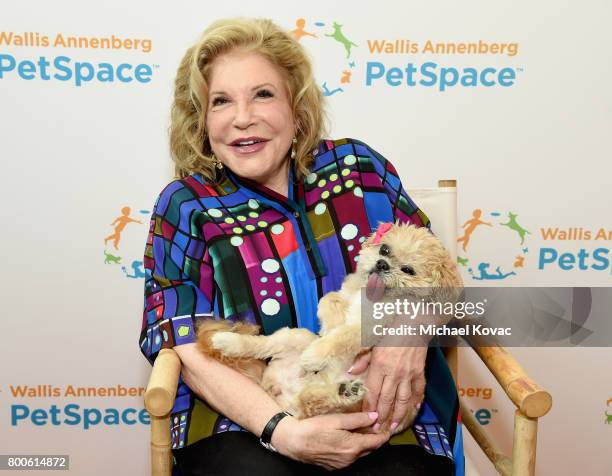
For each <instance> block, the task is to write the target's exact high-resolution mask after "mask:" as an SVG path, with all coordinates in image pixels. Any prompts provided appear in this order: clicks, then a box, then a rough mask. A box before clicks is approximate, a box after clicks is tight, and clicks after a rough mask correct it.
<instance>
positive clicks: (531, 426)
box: [144, 180, 552, 476]
mask: <svg viewBox="0 0 612 476" xmlns="http://www.w3.org/2000/svg"><path fill="white" fill-rule="evenodd" d="M438 187H440V188H445V187H451V188H452V187H455V188H456V181H455V180H440V181H439V182H438ZM425 213H427V211H426V210H425ZM455 213H456V211H455ZM455 246H456V242H455ZM472 348H473V349H474V351H475V352H476V354H477V355H478V356H479V357H480V359H481V360H482V361H483V362H484V364H485V365H486V366H487V368H488V369H489V370H490V371H491V373H492V374H493V376H494V377H495V378H496V379H497V381H498V382H499V384H500V385H501V387H502V389H503V390H504V392H505V393H506V395H507V396H508V398H509V399H510V401H512V403H514V405H515V406H516V411H515V414H514V437H513V448H512V457H511V458H510V457H508V456H506V455H504V454H503V453H502V452H501V451H500V450H499V449H498V447H497V446H496V445H495V444H494V443H493V442H492V441H491V440H490V438H489V437H488V436H487V434H486V432H485V430H484V429H483V427H482V426H481V425H480V424H479V423H478V422H477V421H476V419H475V418H474V416H473V415H472V413H471V412H470V410H469V408H467V407H466V405H465V403H464V402H463V400H462V399H460V402H461V416H462V419H463V425H464V427H465V428H467V429H468V431H469V432H470V433H471V435H472V436H473V437H474V440H476V442H477V444H478V446H480V448H481V449H482V450H483V451H484V453H485V454H486V455H487V457H488V458H489V460H490V461H491V462H492V463H493V465H494V466H495V469H496V470H497V471H498V472H499V474H501V475H503V476H533V475H535V462H536V448H537V431H538V418H540V417H542V416H544V415H546V413H548V411H549V410H550V408H551V407H552V397H551V395H550V393H548V392H547V391H545V390H544V389H543V388H542V387H540V386H539V385H538V384H537V383H536V382H534V381H533V380H532V379H530V378H529V376H528V375H527V373H526V372H525V370H524V369H523V367H521V365H520V364H519V363H518V362H517V361H516V360H515V359H514V357H512V355H511V354H510V353H509V352H508V351H507V350H506V349H505V348H503V347H472ZM446 357H447V360H448V363H449V366H450V368H451V372H452V373H453V376H454V378H455V381H456V380H457V348H451V349H448V351H447V352H446ZM180 372H181V362H180V359H179V357H178V355H177V354H176V352H175V351H173V350H172V349H162V350H161V351H160V352H159V354H158V356H157V358H156V359H155V364H154V366H153V371H152V372H151V376H150V378H149V383H148V385H147V390H146V392H145V397H144V401H145V408H146V409H147V411H148V412H149V413H150V415H151V474H152V475H153V476H170V475H171V473H172V451H171V449H170V446H171V441H170V411H171V410H172V406H173V404H174V398H175V397H176V390H177V386H178V379H179V375H180Z"/></svg>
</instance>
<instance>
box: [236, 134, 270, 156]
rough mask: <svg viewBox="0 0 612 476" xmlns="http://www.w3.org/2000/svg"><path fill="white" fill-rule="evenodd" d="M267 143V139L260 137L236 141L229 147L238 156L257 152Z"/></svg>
mask: <svg viewBox="0 0 612 476" xmlns="http://www.w3.org/2000/svg"><path fill="white" fill-rule="evenodd" d="M267 143H268V140H267V139H262V138H261V137H248V138H244V139H236V140H235V141H233V142H232V143H231V144H230V146H231V147H232V148H233V149H234V150H236V151H237V152H238V153H239V154H252V153H254V152H259V151H260V150H261V149H263V148H264V147H265V146H266V144H267Z"/></svg>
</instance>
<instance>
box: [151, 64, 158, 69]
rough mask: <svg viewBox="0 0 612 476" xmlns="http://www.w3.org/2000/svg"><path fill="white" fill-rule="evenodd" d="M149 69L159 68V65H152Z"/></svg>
mask: <svg viewBox="0 0 612 476" xmlns="http://www.w3.org/2000/svg"><path fill="white" fill-rule="evenodd" d="M151 67H152V68H159V65H158V64H152V65H151Z"/></svg>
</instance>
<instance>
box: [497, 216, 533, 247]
mask: <svg viewBox="0 0 612 476" xmlns="http://www.w3.org/2000/svg"><path fill="white" fill-rule="evenodd" d="M517 216H518V215H517V214H516V213H512V212H508V218H509V220H508V223H501V226H507V227H508V228H510V229H511V230H512V231H516V232H517V233H518V234H519V236H520V237H521V245H522V244H523V243H524V242H525V235H526V234H528V233H529V234H530V235H531V232H529V231H527V230H526V229H525V228H523V227H522V226H521V225H519V224H518V223H517V222H516V217H517Z"/></svg>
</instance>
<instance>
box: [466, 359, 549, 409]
mask: <svg viewBox="0 0 612 476" xmlns="http://www.w3.org/2000/svg"><path fill="white" fill-rule="evenodd" d="M473 349H474V351H475V352H476V353H477V354H478V356H479V357H480V358H481V359H482V361H483V362H484V363H485V365H486V366H487V367H488V368H489V370H490V371H491V373H492V374H493V375H494V376H495V378H496V379H497V381H498V382H499V384H500V385H501V386H502V388H503V389H504V392H506V394H507V395H508V397H509V398H510V400H512V402H513V403H514V404H515V405H516V407H517V408H518V409H519V410H520V411H521V413H523V414H524V415H526V416H528V417H530V418H539V417H541V416H544V415H546V414H547V413H548V411H549V410H550V408H551V407H552V396H551V395H550V393H548V392H547V391H546V390H544V389H543V388H542V387H540V386H539V385H538V384H537V383H536V382H534V381H533V380H532V379H530V378H529V376H528V375H527V373H526V372H525V370H524V369H523V367H521V365H520V364H519V363H518V362H517V361H516V360H515V358H514V357H513V356H512V354H510V352H508V351H507V350H506V349H505V348H503V347H473Z"/></svg>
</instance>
